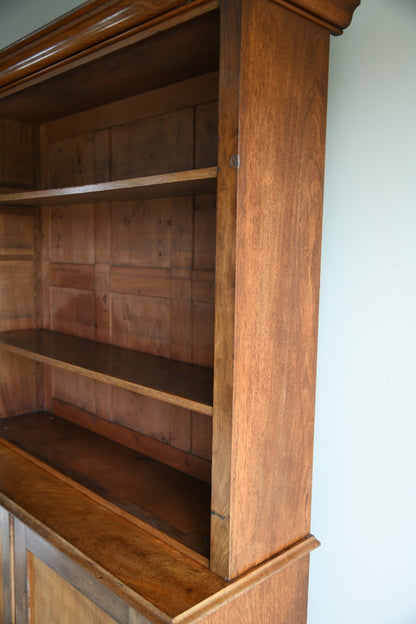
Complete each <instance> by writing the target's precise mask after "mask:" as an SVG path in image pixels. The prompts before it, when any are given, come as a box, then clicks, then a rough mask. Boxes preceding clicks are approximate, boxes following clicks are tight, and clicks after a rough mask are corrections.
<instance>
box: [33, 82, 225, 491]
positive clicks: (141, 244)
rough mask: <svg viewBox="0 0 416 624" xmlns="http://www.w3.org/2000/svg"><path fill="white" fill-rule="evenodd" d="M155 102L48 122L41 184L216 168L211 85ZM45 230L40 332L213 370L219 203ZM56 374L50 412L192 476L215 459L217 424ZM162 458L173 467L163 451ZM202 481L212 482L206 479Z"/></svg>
mask: <svg viewBox="0 0 416 624" xmlns="http://www.w3.org/2000/svg"><path fill="white" fill-rule="evenodd" d="M157 96H158V97H157V98H156V95H155V93H154V92H152V93H150V94H143V95H141V96H134V97H132V98H128V99H127V100H124V101H123V102H120V101H119V102H115V103H114V104H108V105H106V106H102V107H100V108H98V109H96V110H95V111H94V114H92V113H90V112H88V111H87V112H85V113H80V114H78V115H72V116H71V118H63V119H62V120H60V121H54V122H52V123H51V124H45V125H44V126H43V127H42V137H43V139H42V150H41V153H42V158H43V161H42V166H43V176H42V177H43V180H44V184H45V185H46V186H49V187H51V188H55V187H59V186H69V185H83V184H89V183H95V182H100V181H108V180H110V179H122V178H129V177H137V176H143V175H154V174H158V173H167V172H171V171H180V170H187V169H193V168H199V167H208V166H213V165H215V163H216V152H217V116H218V112H217V107H218V103H217V86H216V85H214V81H213V80H212V76H211V75H208V76H201V77H198V78H196V79H194V80H187V81H186V82H185V83H181V84H180V85H170V86H168V87H165V88H163V89H158V91H157ZM204 98H205V100H206V101H203V100H204ZM149 101H151V102H153V105H152V106H149ZM123 110H124V111H125V114H124V115H123ZM69 119H71V121H72V123H69ZM42 228H43V232H44V234H45V236H44V240H45V242H44V249H43V261H44V276H45V280H44V288H43V303H44V314H43V316H44V326H46V327H48V326H49V328H50V329H53V330H56V331H60V332H64V333H70V334H73V335H75V336H79V337H83V338H88V339H92V340H99V341H101V342H109V343H112V344H114V345H117V346H120V347H125V348H128V349H134V350H138V351H144V352H146V353H151V354H154V355H159V356H163V357H168V358H172V359H175V360H181V361H185V362H190V363H195V364H199V365H202V366H211V367H212V365H213V351H214V278H215V231H216V197H215V195H214V194H201V195H195V196H185V197H161V198H151V199H136V200H131V201H113V202H107V203H98V202H97V203H95V204H94V203H87V204H81V205H79V204H78V205H75V204H74V205H65V206H51V207H50V208H44V209H43V223H42ZM50 374H51V385H50V392H49V396H48V398H47V403H48V404H49V405H50V406H52V405H54V404H56V405H58V407H59V410H60V412H59V413H60V414H61V415H63V416H65V417H68V418H70V419H73V420H75V421H76V422H78V423H79V424H85V422H87V423H88V426H89V427H90V428H93V429H95V430H97V431H101V429H103V430H105V428H106V426H107V425H106V424H105V423H112V424H114V428H113V429H112V430H111V435H112V437H114V438H115V439H119V441H124V436H125V432H124V431H123V429H121V427H123V428H126V429H128V430H129V431H130V432H134V433H137V435H138V438H137V439H136V442H135V444H136V443H137V446H138V448H139V449H140V448H141V447H142V445H141V442H140V441H141V438H140V436H146V438H149V439H150V440H151V441H154V443H155V444H156V443H157V442H160V443H162V444H163V445H164V446H166V445H169V447H171V448H172V449H173V451H175V450H177V451H178V452H185V453H188V454H190V459H189V461H188V462H184V461H183V460H182V459H181V458H180V457H179V456H176V457H175V459H174V462H176V461H177V462H179V463H180V464H181V467H182V469H184V470H185V471H190V472H191V473H192V474H194V473H195V469H194V467H193V459H192V458H193V457H194V458H195V461H196V463H197V465H198V466H199V463H198V462H200V460H202V461H203V462H205V463H207V460H210V458H211V437H212V422H211V417H206V416H204V417H203V418H201V415H200V414H193V413H192V412H191V411H190V410H188V409H183V408H180V407H176V406H173V405H169V404H165V403H163V402H161V401H158V400H156V399H153V398H150V397H144V396H141V395H138V394H135V393H132V392H129V391H127V390H123V389H121V388H115V387H111V386H106V385H104V384H102V383H99V382H95V381H94V380H92V379H88V378H83V379H80V378H79V376H78V375H76V374H74V373H70V372H67V371H63V370H57V369H54V368H52V369H51V371H50ZM144 443H145V444H147V443H148V442H147V441H144ZM155 448H156V447H155ZM155 452H156V451H155ZM158 457H159V456H158ZM160 458H161V459H162V460H163V461H166V453H161V454H160ZM167 461H170V460H169V454H168V458H167ZM187 464H189V465H187ZM197 472H198V474H199V473H200V470H199V468H197ZM203 472H204V478H206V479H207V480H208V479H209V470H208V469H206V468H205V469H204V471H203Z"/></svg>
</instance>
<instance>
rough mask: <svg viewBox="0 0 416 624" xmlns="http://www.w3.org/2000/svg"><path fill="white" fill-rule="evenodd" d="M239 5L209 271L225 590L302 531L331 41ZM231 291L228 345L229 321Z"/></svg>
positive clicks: (306, 510)
mask: <svg viewBox="0 0 416 624" xmlns="http://www.w3.org/2000/svg"><path fill="white" fill-rule="evenodd" d="M237 5H239V3H230V9H229V10H230V13H229V22H227V24H226V32H227V31H228V30H229V29H230V28H231V25H233V24H236V23H237V24H241V51H242V54H241V57H238V58H240V59H241V66H240V68H239V69H238V63H239V61H238V58H237V56H236V57H235V58H236V60H237V67H236V68H235V71H236V74H235V75H237V76H238V72H240V84H239V87H238V85H237V87H238V88H237V89H236V88H235V82H234V81H235V80H236V78H235V77H234V78H232V79H230V80H231V82H230V86H229V87H226V84H225V86H224V89H225V91H224V93H223V96H222V97H223V104H222V105H223V106H224V107H226V110H227V111H228V112H229V111H230V110H231V111H232V117H231V119H229V121H228V122H227V123H228V126H227V128H226V129H225V130H224V129H223V130H222V132H223V133H226V137H225V138H226V139H227V141H228V147H229V149H230V152H231V149H232V148H234V145H233V142H232V133H231V130H232V129H233V127H234V125H233V124H235V123H236V122H237V120H238V118H237V117H236V116H235V112H236V110H235V100H234V99H233V98H235V97H236V95H238V101H239V112H240V120H239V155H238V157H237V156H235V157H234V158H232V152H231V153H230V152H229V153H228V154H225V153H224V154H223V155H222V156H221V158H224V160H220V162H219V166H220V168H221V171H224V173H225V174H226V175H227V176H228V171H227V170H230V169H232V167H233V165H234V166H237V167H238V170H237V171H238V173H237V185H238V203H237V216H235V212H234V211H235V204H234V207H232V206H231V205H230V204H229V202H228V201H227V204H225V203H224V200H225V197H226V196H227V193H228V191H227V190H226V189H228V188H229V187H228V186H227V187H226V186H225V185H226V184H228V182H226V181H225V180H222V181H221V180H220V178H219V179H218V186H219V189H220V194H221V192H222V190H223V189H224V192H225V195H224V197H222V198H221V199H220V198H219V219H220V221H219V223H218V232H219V237H220V238H219V239H218V241H217V252H218V264H217V270H218V268H220V272H221V275H222V276H223V278H224V280H225V282H224V283H226V284H227V288H230V289H231V291H230V292H228V291H227V290H225V289H224V290H220V289H218V291H217V296H218V308H217V309H218V310H219V312H220V314H219V316H218V329H219V332H220V339H219V340H218V339H217V340H216V344H217V355H216V364H217V365H218V366H217V368H216V371H217V373H216V374H217V377H216V384H217V385H216V389H217V390H216V393H215V390H214V405H215V407H214V434H213V435H214V449H213V462H214V468H213V484H215V485H214V491H213V509H214V511H215V514H214V518H213V528H212V531H213V569H214V570H216V571H218V572H219V573H222V574H224V575H225V576H230V577H231V578H232V577H233V576H235V575H236V574H240V573H241V572H243V571H244V570H246V569H247V568H249V567H251V566H253V565H254V564H256V563H258V562H260V561H261V560H264V559H265V558H266V557H268V556H270V555H271V554H273V552H277V551H279V550H281V549H282V548H285V547H286V546H288V545H289V544H290V543H293V542H294V541H296V540H298V539H300V538H301V537H302V536H304V535H305V534H307V533H308V532H309V522H310V485H311V483H310V480H311V466H312V437H313V412H314V392H315V363H316V329H317V310H318V288H319V254H320V236H321V210H322V179H323V155H324V131H323V128H324V127H325V107H326V84H327V59H328V40H329V35H328V33H327V32H325V31H324V30H322V29H320V28H318V27H317V26H315V25H314V24H312V23H311V22H307V21H306V20H303V19H302V18H300V17H298V16H297V15H295V14H293V13H290V12H289V11H286V10H284V9H283V8H282V7H280V6H278V5H277V4H274V3H271V2H263V1H259V2H256V3H247V4H246V5H245V4H244V5H243V8H245V10H243V14H242V17H241V16H240V15H239V8H240V7H239V6H237ZM240 20H241V21H240ZM260 33H261V35H260ZM228 35H229V33H228ZM299 42H301V45H300V44H299ZM236 52H237V51H236V50H235V51H234V53H236ZM259 59H261V65H262V68H263V71H262V72H261V73H260V72H259V71H258V67H259ZM227 89H228V90H227ZM253 93H255V94H256V97H255V98H253ZM220 97H221V96H220ZM227 98H228V99H227ZM230 102H231V103H230ZM232 102H234V104H232ZM220 106H221V105H220ZM227 107H228V108H227ZM233 107H234V108H233ZM288 111H289V113H288ZM226 114H227V113H226ZM229 114H230V113H229ZM225 123H226V121H224V124H225ZM228 136H231V138H230V139H228V138H227V137H228ZM236 154H237V152H236ZM225 159H227V160H225ZM235 192H236V187H234V193H235ZM228 197H229V195H228ZM220 213H221V217H220ZM235 231H236V240H237V243H236V250H235V252H236V268H235V271H234V269H233V264H234V261H233V251H232V247H231V250H230V249H229V248H228V247H227V244H226V243H227V236H228V237H231V239H232V238H233V237H234V232H235ZM233 278H235V279H236V287H235V310H236V317H235V318H236V321H235V337H233V330H234V328H233V325H232V324H230V321H231V322H232V318H233V317H232V315H230V316H227V314H224V312H223V310H224V309H225V310H229V308H228V307H227V306H228V305H229V304H228V303H227V301H226V297H228V296H231V299H230V301H231V302H232V300H233V299H232V297H233V294H232V293H233V290H232V289H233ZM223 306H225V308H223ZM229 311H230V312H231V310H229ZM220 325H221V327H220ZM227 327H228V329H226V331H228V339H227V338H225V337H224V336H225V334H223V333H221V332H223V331H224V329H223V328H227ZM221 336H222V337H221ZM230 356H231V357H230ZM247 380H250V382H249V383H247ZM224 388H234V395H233V396H230V395H229V394H227V395H225V394H224V391H223V389H224ZM228 392H229V391H228ZM247 414H249V415H250V418H247ZM227 457H231V458H232V459H231V466H230V465H228V464H227V460H226V459H224V458H227ZM227 472H228V476H227ZM254 492H255V493H256V495H255V496H253V493H254ZM241 509H244V510H245V513H244V514H241V513H240V510H241ZM230 516H231V521H230ZM214 525H215V526H214ZM253 536H255V539H254V538H253ZM228 539H229V540H230V541H228ZM217 540H218V541H217ZM227 544H228V545H229V549H230V551H229V559H228V557H227V554H226V553H227Z"/></svg>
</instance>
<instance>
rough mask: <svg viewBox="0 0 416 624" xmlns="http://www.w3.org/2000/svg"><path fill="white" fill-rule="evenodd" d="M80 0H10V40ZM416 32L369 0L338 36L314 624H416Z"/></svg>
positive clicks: (0, 14) (410, 4) (1, 17)
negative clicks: (345, 29)
mask: <svg viewBox="0 0 416 624" xmlns="http://www.w3.org/2000/svg"><path fill="white" fill-rule="evenodd" d="M78 4H79V3H78V2H74V1H72V2H71V1H70V0H59V1H58V0H36V1H35V0H25V1H23V0H1V3H0V47H3V46H5V45H7V44H9V43H10V42H12V41H13V40H15V39H17V38H19V37H21V36H23V35H25V34H27V33H28V32H30V31H32V30H34V29H36V28H38V27H39V26H41V25H42V23H44V22H46V21H48V20H50V19H54V18H55V17H57V16H58V15H59V14H60V13H62V12H65V11H68V10H70V9H72V8H73V7H74V6H76V5H78ZM415 30H416V1H415V0H394V1H392V0H363V3H362V6H361V7H360V8H359V9H358V10H357V11H356V13H355V16H354V19H353V23H352V26H351V27H350V28H349V29H348V30H347V31H346V33H345V34H344V35H343V36H342V37H338V38H333V39H332V43H331V65H330V85H329V86H330V89H329V110H328V140H327V168H326V190H325V210H324V235H323V251H322V284H321V307H320V329H319V357H318V387H317V412H316V445H315V467H314V491H313V514H312V529H313V532H314V533H315V534H316V536H317V537H318V538H319V539H321V540H322V542H323V545H322V547H321V548H320V549H318V550H317V551H315V552H314V553H312V557H311V560H312V561H311V580H310V609H309V624H416V545H415V540H414V538H413V533H414V530H415V528H416V460H415V459H414V457H415V455H416V452H415V446H416V444H415V440H416V383H415V380H414V377H415V368H416V366H415V359H416V37H415ZM252 624H272V623H265V622H264V623H263V622H262V623H252Z"/></svg>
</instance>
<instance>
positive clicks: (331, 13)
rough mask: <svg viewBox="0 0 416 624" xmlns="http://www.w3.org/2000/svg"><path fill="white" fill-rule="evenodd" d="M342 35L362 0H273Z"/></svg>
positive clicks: (333, 32) (335, 33) (334, 33)
mask: <svg viewBox="0 0 416 624" xmlns="http://www.w3.org/2000/svg"><path fill="white" fill-rule="evenodd" d="M272 1H273V2H277V4H281V5H282V6H284V7H286V8H287V9H290V10H291V11H294V12H295V13H299V14H300V15H303V16H304V17H307V18H308V19H310V20H311V21H313V22H315V23H317V24H319V25H320V26H323V27H324V28H327V29H328V30H329V31H330V32H331V33H332V34H333V35H340V34H341V33H342V32H343V30H344V29H345V28H347V26H349V25H350V23H351V20H352V16H353V13H354V11H355V9H356V8H357V7H358V6H359V4H360V2H361V0H272Z"/></svg>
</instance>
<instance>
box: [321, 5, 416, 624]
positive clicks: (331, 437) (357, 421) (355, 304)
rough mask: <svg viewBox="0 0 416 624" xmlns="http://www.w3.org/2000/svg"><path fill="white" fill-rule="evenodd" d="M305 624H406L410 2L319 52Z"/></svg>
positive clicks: (411, 430)
mask: <svg viewBox="0 0 416 624" xmlns="http://www.w3.org/2000/svg"><path fill="white" fill-rule="evenodd" d="M331 54H332V56H331V61H330V83H329V102H328V103H329V108H328V132H327V161H326V162H327V166H326V179H325V205H324V235H323V246H322V281H321V306H320V328H319V346H318V384H317V406H316V407H317V409H316V447H315V466H314V489H313V498H312V501H313V503H312V504H313V512H312V530H313V532H314V533H315V534H316V536H317V537H318V538H319V539H320V540H321V541H322V544H323V545H322V547H321V548H320V549H319V550H318V551H315V552H314V553H312V556H311V561H312V563H311V581H310V608H309V614H310V617H309V623H310V624H416V544H415V539H414V533H415V529H416V380H415V375H416V357H415V356H416V0H362V5H361V6H360V7H359V8H358V9H357V10H356V12H355V15H354V18H353V22H352V25H351V26H350V28H349V29H348V30H346V31H345V33H344V35H343V36H342V37H339V38H333V39H332V42H331Z"/></svg>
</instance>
